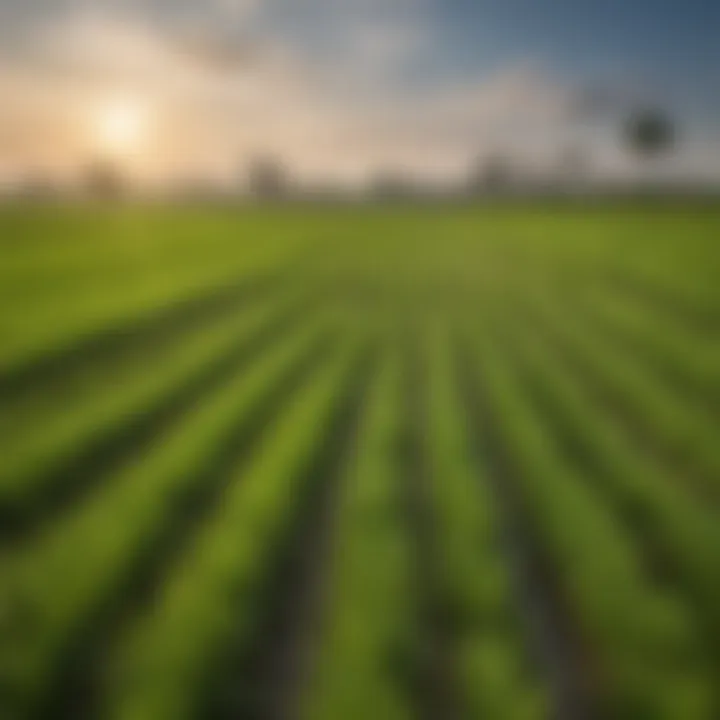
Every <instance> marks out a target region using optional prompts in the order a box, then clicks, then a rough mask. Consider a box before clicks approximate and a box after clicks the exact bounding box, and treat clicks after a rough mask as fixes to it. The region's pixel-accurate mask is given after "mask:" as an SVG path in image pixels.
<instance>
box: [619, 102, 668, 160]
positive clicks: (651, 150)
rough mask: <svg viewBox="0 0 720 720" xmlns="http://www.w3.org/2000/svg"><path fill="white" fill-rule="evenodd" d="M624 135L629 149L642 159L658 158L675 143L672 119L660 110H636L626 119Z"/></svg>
mask: <svg viewBox="0 0 720 720" xmlns="http://www.w3.org/2000/svg"><path fill="white" fill-rule="evenodd" d="M624 135H625V140H626V142H627V144H628V145H629V147H630V149H631V150H632V151H633V152H634V153H636V154H637V155H639V156H640V157H642V158H648V159H649V158H653V157H659V156H660V155H663V154H665V153H667V152H668V151H669V150H671V149H672V147H673V146H674V145H675V143H676V141H677V129H676V127H675V123H674V122H673V120H672V118H670V117H669V116H668V115H666V114H665V113H663V112H662V111H660V110H638V111H635V112H633V113H632V114H631V115H630V117H629V118H628V119H627V121H626V123H625V128H624Z"/></svg>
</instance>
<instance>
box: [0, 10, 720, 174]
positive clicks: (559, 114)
mask: <svg viewBox="0 0 720 720" xmlns="http://www.w3.org/2000/svg"><path fill="white" fill-rule="evenodd" d="M719 36H720V3H717V1H716V0H603V1H602V2H599V1H598V0H202V2H200V1H199V0H125V1H122V0H0V176H2V175H5V176H8V175H12V174H17V173H21V172H28V171H34V172H45V173H58V174H67V173H71V172H73V171H74V170H76V169H77V168H78V167H82V166H83V165H85V164H87V162H88V161H90V160H92V159H96V158H109V159H112V160H113V161H114V162H116V163H117V164H118V165H120V166H122V167H123V169H124V171H126V172H127V173H128V174H131V175H133V176H135V177H137V178H139V179H143V180H151V181H153V180H163V181H164V180H166V179H167V178H176V179H177V178H183V179H190V178H192V177H201V176H207V177H218V178H231V177H236V176H237V175H238V173H240V171H241V168H242V166H243V165H244V164H245V163H246V162H247V161H248V160H249V159H250V158H253V157H256V156H258V155H264V154H272V155H277V156H280V157H282V158H283V159H284V160H285V161H286V163H287V164H288V165H289V166H291V167H292V168H293V171H294V172H295V173H296V174H297V175H298V176H302V177H307V178H317V179H323V178H328V179H329V178H334V179H337V178H342V179H347V180H352V181H356V180H358V179H362V178H364V177H366V176H367V175H368V174H370V173H375V172H377V171H379V170H387V171H403V172H411V173H414V174H416V175H418V176H422V177H427V178H454V177H459V176H461V175H462V174H463V173H465V172H466V171H467V168H468V166H469V164H470V163H472V162H473V161H475V160H476V159H482V158H483V157H493V156H496V155H498V154H501V155H503V156H506V157H508V158H512V159H513V162H516V163H517V164H518V165H522V167H523V168H524V169H525V170H526V171H527V172H548V171H549V169H551V168H553V167H554V166H556V165H557V164H558V162H559V158H562V157H563V156H566V155H567V153H569V152H572V151H573V149H574V148H582V149H583V151H584V152H585V153H586V154H587V156H588V157H589V158H590V159H591V164H592V167H593V168H594V170H593V171H594V172H596V173H599V174H602V173H609V174H612V173H616V174H622V173H629V172H633V171H634V167H635V165H636V164H635V163H634V162H633V159H632V158H631V157H630V156H629V154H628V153H627V152H625V150H624V148H623V147H622V144H621V143H620V142H619V140H618V131H617V126H618V123H619V121H620V120H621V118H622V117H623V116H624V115H625V114H626V113H627V112H628V111H629V109H630V108H632V107H636V106H659V107H662V108H665V109H666V110H667V111H668V112H669V113H672V115H673V117H675V118H676V119H677V121H678V123H679V126H680V127H681V129H682V132H681V137H682V142H681V144H680V145H679V147H678V149H677V151H676V153H675V155H674V157H673V158H672V160H671V162H668V163H665V165H664V167H663V168H662V169H663V171H666V172H669V171H671V172H673V173H678V174H682V175H683V176H685V177H691V176H692V177H709V176H712V177H720V92H718V90H720V42H718V37H719Z"/></svg>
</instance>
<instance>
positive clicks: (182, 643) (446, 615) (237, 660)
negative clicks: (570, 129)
mask: <svg viewBox="0 0 720 720" xmlns="http://www.w3.org/2000/svg"><path fill="white" fill-rule="evenodd" d="M719 419H720V208H713V207H702V208H700V207H695V208H693V207H691V206H686V207H681V206H679V205H678V206H675V207H660V206H659V205H657V206H654V207H652V206H650V205H646V206H644V207H641V206H631V205H629V204H628V205H626V206H622V207H620V206H617V207H608V206H597V207H581V206H579V205H578V206H576V207H569V206H568V207H563V206H562V205H557V206H554V207H551V206H549V205H548V206H540V205H538V206H526V207H519V206H510V205H506V206H504V207H503V206H495V207H491V206H487V207H459V206H458V207H434V208H433V207H414V208H413V207H391V206H387V207H335V208H324V209H321V208H312V207H304V208H303V207H295V208H292V207H288V208H285V209H282V210H280V209H277V208H270V207H256V208H217V207H216V208H194V209H193V208H159V207H146V208H130V207H124V208H123V207H116V208H55V209H52V208H45V209H28V208H24V209H22V208H6V209H4V210H2V211H1V212H0V718H2V720H34V719H36V718H38V719H42V720H44V719H45V718H47V719H49V720H55V719H63V720H70V719H72V720H90V719H94V720H105V719H107V720H183V719H188V720H189V719H194V718H199V719H200V718H202V719H204V718H209V719H212V720H230V719H231V718H232V719H237V718H240V719H242V720H245V719H247V720H291V719H292V720H410V719H411V718H418V719H419V720H424V719H426V718H427V719H429V720H471V719H472V720H475V719H476V718H477V719H478V720H544V719H547V720H553V719H554V718H559V719H560V720H586V719H590V718H593V719H597V720H604V719H608V720H615V719H618V720H716V718H718V717H720V522H719V521H718V517H719V515H720V433H719V432H718V420H719Z"/></svg>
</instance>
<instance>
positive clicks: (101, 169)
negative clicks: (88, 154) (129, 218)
mask: <svg viewBox="0 0 720 720" xmlns="http://www.w3.org/2000/svg"><path fill="white" fill-rule="evenodd" d="M84 187H85V192H86V193H87V194H88V195H89V196H90V197H92V198H97V199H105V200H108V199H114V198H118V197H120V196H121V195H122V194H123V193H124V191H125V189H126V185H125V181H124V179H123V176H122V173H121V172H120V170H119V169H118V168H117V166H116V165H115V164H113V163H111V162H108V161H105V160H95V161H93V162H91V163H90V164H89V165H88V166H87V168H86V169H85V178H84Z"/></svg>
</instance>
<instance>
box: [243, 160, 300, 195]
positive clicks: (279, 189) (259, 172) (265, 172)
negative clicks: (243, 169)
mask: <svg viewBox="0 0 720 720" xmlns="http://www.w3.org/2000/svg"><path fill="white" fill-rule="evenodd" d="M248 180H249V184H250V191H251V193H252V194H253V195H254V196H255V197H257V198H260V199H263V200H276V199H278V198H281V197H283V196H285V195H287V194H288V192H289V189H290V181H289V178H288V173H287V171H286V170H285V167H284V166H283V164H282V163H281V162H280V161H279V160H277V159H275V158H272V157H267V156H265V157H260V158H256V159H255V160H254V161H253V162H252V163H251V164H250V169H249V173H248Z"/></svg>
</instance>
